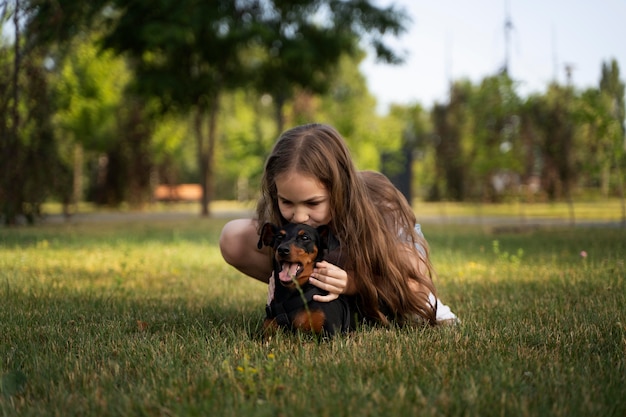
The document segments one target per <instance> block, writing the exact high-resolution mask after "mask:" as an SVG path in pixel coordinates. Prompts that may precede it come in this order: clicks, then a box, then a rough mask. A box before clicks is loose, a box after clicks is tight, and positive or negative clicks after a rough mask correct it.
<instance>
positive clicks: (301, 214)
mask: <svg viewBox="0 0 626 417" xmlns="http://www.w3.org/2000/svg"><path fill="white" fill-rule="evenodd" d="M307 220H309V214H308V212H307V211H306V209H304V208H297V209H295V210H294V212H293V217H292V218H291V222H292V223H306V222H307Z"/></svg>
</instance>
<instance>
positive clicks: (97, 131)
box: [53, 36, 131, 152]
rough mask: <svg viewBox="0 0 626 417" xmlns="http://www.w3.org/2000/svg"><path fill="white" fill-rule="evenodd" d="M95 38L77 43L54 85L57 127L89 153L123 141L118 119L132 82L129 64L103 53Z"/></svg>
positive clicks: (108, 147) (104, 149)
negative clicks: (126, 91)
mask: <svg viewBox="0 0 626 417" xmlns="http://www.w3.org/2000/svg"><path fill="white" fill-rule="evenodd" d="M94 38H95V36H92V37H91V38H87V39H79V38H77V39H75V40H74V41H73V42H72V44H73V45H72V50H73V52H72V53H71V54H68V55H66V56H65V57H64V59H63V61H62V62H60V63H59V70H58V75H57V77H56V79H55V80H54V83H53V94H54V96H55V98H56V100H57V111H56V115H55V120H56V123H57V124H58V126H59V128H60V129H61V132H62V134H61V136H62V137H63V136H70V137H72V138H73V140H74V142H75V143H79V144H82V145H83V147H84V148H85V149H86V150H92V151H99V152H104V151H107V150H110V149H112V148H113V147H114V146H115V145H114V144H115V142H116V141H118V140H119V139H120V138H119V136H118V135H117V133H118V129H119V127H118V123H117V117H116V116H118V114H119V111H120V109H122V108H123V107H124V91H125V88H126V86H127V84H128V82H129V81H130V80H131V73H130V72H129V70H128V68H127V66H126V62H125V61H124V60H123V59H122V58H119V57H115V56H114V55H113V54H112V53H111V52H110V51H104V52H102V51H100V50H99V47H98V46H97V45H96V43H95V40H94Z"/></svg>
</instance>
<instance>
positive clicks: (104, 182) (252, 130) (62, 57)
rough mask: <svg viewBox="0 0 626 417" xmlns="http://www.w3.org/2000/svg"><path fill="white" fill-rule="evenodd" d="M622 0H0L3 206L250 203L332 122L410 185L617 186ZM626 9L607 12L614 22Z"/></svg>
mask: <svg viewBox="0 0 626 417" xmlns="http://www.w3.org/2000/svg"><path fill="white" fill-rule="evenodd" d="M625 9H626V7H625V6H624V4H623V3H621V2H618V1H614V0H607V1H606V2H604V3H603V4H602V5H597V4H596V5H595V6H593V7H592V5H590V4H587V2H564V1H555V2H540V1H528V2H520V1H513V0H481V1H474V2H461V1H452V0H446V1H442V2H438V3H437V4H436V5H433V4H432V2H425V1H411V0H403V1H396V2H393V1H384V2H383V1H366V0H361V1H352V0H343V1H339V0H298V1H282V0H219V1H214V0H213V1H208V0H207V1H199V0H176V1H174V0H162V1H159V2H154V1H149V0H136V1H132V2H128V1H123V0H93V1H90V2H75V1H74V0H55V1H52V0H30V1H29V0H0V18H1V23H2V38H1V39H0V218H1V219H2V222H3V223H5V224H17V223H21V222H35V221H37V219H38V218H40V216H42V215H43V214H44V212H43V211H44V209H43V208H44V206H45V205H46V204H49V203H55V204H57V205H59V206H60V207H62V210H63V213H65V214H66V215H68V216H69V215H71V214H72V213H76V212H77V210H78V207H79V204H84V203H89V204H91V205H93V206H95V207H103V208H104V207H106V208H113V209H116V208H120V207H126V208H131V209H133V210H146V209H149V208H150V207H152V206H154V205H155V204H156V203H159V202H167V201H169V202H172V201H173V202H177V201H188V202H192V203H194V204H196V203H197V204H198V211H199V213H200V214H201V215H202V216H210V215H211V210H210V208H211V202H214V201H216V200H220V201H221V200H234V201H240V202H250V201H254V200H255V199H256V197H257V192H258V191H257V190H258V189H259V179H260V175H261V172H262V169H263V163H264V161H265V158H266V156H267V154H268V153H269V151H270V150H271V147H272V145H273V143H274V141H275V140H276V138H277V137H278V135H279V134H280V132H282V131H283V130H285V129H287V128H289V127H292V126H294V125H297V124H302V123H308V122H313V121H316V122H324V123H329V124H331V125H333V126H335V127H336V128H337V129H338V130H339V131H340V133H341V134H342V135H344V137H345V138H346V140H347V142H348V144H349V146H350V148H351V151H352V152H353V156H354V158H355V162H356V164H357V166H358V167H359V168H361V169H375V170H380V171H382V172H384V173H385V174H386V175H388V176H389V177H390V178H391V179H392V180H393V181H394V183H395V184H396V185H397V186H398V188H399V189H400V190H401V191H402V192H403V193H404V194H405V195H406V196H407V198H408V199H409V200H410V201H455V202H484V203H496V204H497V203H502V202H511V201H520V202H524V203H528V204H532V203H534V202H559V201H560V202H562V201H565V202H569V203H572V202H573V201H590V200H593V201H605V200H609V199H619V200H620V201H621V207H622V217H624V215H625V214H624V212H625V211H626V210H625V208H624V180H625V177H626V148H625V146H626V142H625V130H624V118H625V115H624V81H623V75H622V74H621V69H620V67H621V66H623V64H624V59H626V58H625V56H624V54H625V50H624V48H623V47H620V45H618V44H617V42H618V41H619V40H620V39H624V37H625V36H626V33H625V34H623V35H620V31H621V32H624V31H626V29H625V27H624V26H623V25H622V24H621V23H620V22H621V20H623V17H624V16H626V13H624V12H625ZM618 19H619V20H618Z"/></svg>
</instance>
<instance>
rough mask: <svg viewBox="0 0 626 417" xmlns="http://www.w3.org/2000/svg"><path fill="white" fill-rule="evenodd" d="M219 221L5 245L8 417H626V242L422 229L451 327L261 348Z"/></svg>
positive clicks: (19, 233) (616, 232) (65, 230)
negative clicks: (221, 241) (452, 316)
mask: <svg viewBox="0 0 626 417" xmlns="http://www.w3.org/2000/svg"><path fill="white" fill-rule="evenodd" d="M224 222H225V220H223V219H214V220H202V219H196V218H190V219H184V220H180V219H179V220H174V219H172V220H162V221H160V222H158V223H149V222H141V221H135V222H133V223H131V222H123V221H122V222H112V223H104V224H90V223H82V224H47V225H39V226H35V227H23V228H8V229H7V228H4V229H0V296H1V299H2V307H1V308H0V359H1V360H2V361H1V362H0V375H1V376H2V380H1V386H0V390H1V391H2V393H1V394H0V410H1V411H2V415H7V416H12V415H21V416H118V415H137V416H187V415H219V416H241V415H246V416H248V415H249V416H276V415H280V416H300V415H320V416H326V415H333V416H335V415H338V416H389V415H399V416H404V415H406V416H415V415H420V416H440V415H446V416H527V415H531V416H534V415H554V416H590V415H594V416H595V415H598V416H599V415H601V416H623V415H626V399H624V398H625V397H626V309H625V308H624V306H626V284H625V282H624V280H625V278H626V267H625V265H624V259H625V258H626V231H625V230H624V229H619V228H593V229H589V228H553V229H535V230H531V231H526V232H524V233H510V234H506V233H504V234H497V235H492V234H490V233H488V232H486V231H485V230H484V229H482V228H475V227H472V226H450V225H434V224H433V225H425V232H426V233H427V237H428V239H429V242H430V245H431V249H432V256H433V260H434V263H435V265H436V267H437V269H438V272H439V277H438V280H437V284H438V288H439V290H440V295H441V297H442V298H443V300H444V302H446V303H447V304H449V305H450V306H451V307H452V308H453V310H454V311H455V312H456V313H457V314H458V315H459V316H460V318H461V319H462V325H461V326H460V327H458V328H435V329H429V328H406V329H383V328H363V329H360V330H358V331H357V332H355V333H354V334H351V335H349V336H344V337H339V338H335V339H333V340H330V341H327V342H322V343H318V342H315V341H313V340H311V339H309V338H307V337H298V336H288V335H278V336H277V337H275V338H274V339H272V340H271V341H269V342H263V341H262V340H261V339H260V338H259V337H258V329H259V326H260V323H261V320H262V317H263V314H264V309H263V307H264V300H265V293H266V288H265V286H264V285H263V284H260V283H258V282H256V281H254V280H252V279H248V278H246V277H244V276H242V275H241V274H239V273H238V272H236V271H234V270H233V269H232V268H230V267H228V266H227V265H225V263H224V262H223V261H222V259H221V257H220V254H219V250H218V248H217V239H218V235H219V231H220V230H221V227H222V225H223V224H224ZM582 251H584V252H582ZM581 253H582V254H583V255H585V254H586V256H581Z"/></svg>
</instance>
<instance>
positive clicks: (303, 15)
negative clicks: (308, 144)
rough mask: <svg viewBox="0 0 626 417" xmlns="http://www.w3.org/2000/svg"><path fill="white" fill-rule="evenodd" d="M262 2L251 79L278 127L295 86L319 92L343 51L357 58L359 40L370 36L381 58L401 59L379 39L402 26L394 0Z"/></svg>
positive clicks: (398, 31)
mask: <svg viewBox="0 0 626 417" xmlns="http://www.w3.org/2000/svg"><path fill="white" fill-rule="evenodd" d="M267 3H268V8H267V9H268V11H267V12H265V13H263V14H261V15H259V18H260V22H259V23H260V27H262V28H264V30H262V31H261V37H260V38H261V42H262V43H261V51H262V59H261V63H260V65H259V66H258V68H257V69H256V70H255V74H256V77H255V84H256V88H257V89H258V91H259V92H260V93H268V94H270V95H271V96H272V97H273V99H274V103H275V108H276V126H277V130H278V132H279V133H280V132H282V131H283V129H284V125H285V115H284V105H285V103H286V101H287V100H288V99H291V98H293V96H294V93H295V91H296V89H303V90H306V91H307V92H308V93H314V94H324V93H325V92H326V91H328V90H329V88H330V87H331V85H332V82H333V79H334V77H335V73H336V70H337V68H338V65H339V64H340V62H341V60H342V59H345V57H344V55H348V56H350V57H353V58H356V59H358V60H359V61H360V60H361V59H362V52H361V48H360V45H359V43H360V42H363V41H367V42H369V44H370V45H371V47H372V49H373V52H374V53H375V54H376V56H377V58H378V59H379V60H381V61H383V62H387V63H393V64H396V63H400V62H401V61H402V59H401V57H400V56H398V54H397V53H396V52H394V51H393V50H392V49H391V48H390V47H388V46H387V45H386V44H385V42H384V37H385V35H387V34H392V35H393V36H398V35H400V34H401V33H403V32H404V31H405V30H406V26H405V24H406V22H407V20H406V14H404V13H403V11H401V10H397V9H396V8H394V7H393V6H390V7H387V8H385V9H383V8H379V7H377V6H375V5H373V4H371V3H372V2H371V1H364V0H349V1H345V0H309V1H302V0H301V1H285V0H279V1H278V0H277V1H274V2H272V3H273V4H272V5H271V6H269V4H270V2H267Z"/></svg>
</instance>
